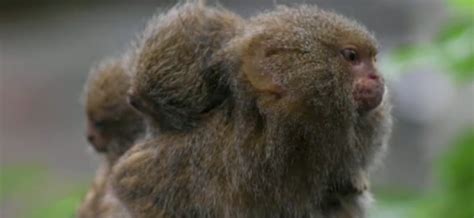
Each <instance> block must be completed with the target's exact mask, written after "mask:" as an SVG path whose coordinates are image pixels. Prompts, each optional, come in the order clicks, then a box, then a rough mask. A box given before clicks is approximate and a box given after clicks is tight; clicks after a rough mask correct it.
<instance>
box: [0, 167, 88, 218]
mask: <svg viewBox="0 0 474 218" xmlns="http://www.w3.org/2000/svg"><path fill="white" fill-rule="evenodd" d="M0 172H1V173H0V201H1V203H2V204H3V203H6V202H10V203H12V202H13V203H15V204H18V207H19V208H18V211H15V212H17V213H19V214H18V215H20V217H26V218H64V217H74V214H75V211H76V208H77V207H78V205H79V203H80V201H81V199H82V198H83V196H84V194H85V190H86V187H85V185H84V184H87V183H84V184H83V183H79V184H76V183H75V182H73V181H68V180H67V179H65V178H57V177H55V176H54V175H52V174H51V173H49V172H48V171H47V170H46V168H45V167H40V166H12V167H5V168H2V169H1V171H0Z"/></svg>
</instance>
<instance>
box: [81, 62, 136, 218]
mask: <svg viewBox="0 0 474 218" xmlns="http://www.w3.org/2000/svg"><path fill="white" fill-rule="evenodd" d="M124 60H125V59H112V60H109V61H104V62H103V63H101V64H100V65H99V66H98V67H97V68H96V69H93V70H92V71H91V73H90V75H89V78H88V81H87V84H86V87H85V93H84V97H85V109H86V115H87V138H88V140H89V142H90V144H91V145H92V146H93V147H94V148H95V150H96V151H97V152H99V154H102V155H103V156H104V159H105V160H104V163H103V164H102V165H101V166H100V168H99V170H98V171H97V174H96V178H95V179H94V183H93V185H92V187H91V188H90V190H89V192H88V193H87V195H86V197H85V199H84V202H83V203H82V205H81V207H80V209H79V211H78V217H81V218H82V217H83V218H86V217H87V218H92V217H110V218H115V217H129V215H128V212H127V210H126V209H125V207H124V206H123V205H122V204H121V202H120V201H119V200H118V199H117V197H116V196H115V193H114V191H113V190H112V187H111V185H110V171H111V167H112V166H113V165H114V163H115V162H116V161H117V159H118V158H119V157H120V156H121V155H122V154H123V153H124V152H125V151H127V150H128V149H129V148H130V147H131V146H132V145H133V144H134V143H135V142H136V141H137V140H138V139H140V138H141V137H143V135H144V123H143V118H142V117H141V115H139V113H138V112H137V111H135V110H134V109H133V108H132V107H131V106H130V105H128V103H127V97H126V93H127V90H128V89H129V87H130V78H129V75H127V74H126V72H125V67H124V63H123V62H124Z"/></svg>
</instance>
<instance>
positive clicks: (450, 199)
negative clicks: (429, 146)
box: [437, 127, 474, 218]
mask: <svg viewBox="0 0 474 218" xmlns="http://www.w3.org/2000/svg"><path fill="white" fill-rule="evenodd" d="M473 157H474V127H473V128H470V129H468V130H467V131H466V132H465V133H463V134H462V135H461V137H460V138H459V139H458V140H457V142H456V143H455V144H454V147H453V149H452V150H450V151H449V152H448V153H447V154H446V156H445V157H444V158H443V159H442V160H441V162H440V175H441V178H440V179H441V185H442V192H443V199H442V202H441V204H440V205H439V207H438V208H439V209H438V210H439V215H438V216H437V217H448V216H451V217H459V218H464V217H465V218H472V217H473V216H474V163H473Z"/></svg>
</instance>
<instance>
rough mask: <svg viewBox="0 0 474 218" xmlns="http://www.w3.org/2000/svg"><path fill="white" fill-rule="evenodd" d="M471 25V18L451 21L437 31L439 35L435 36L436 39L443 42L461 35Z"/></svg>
mask: <svg viewBox="0 0 474 218" xmlns="http://www.w3.org/2000/svg"><path fill="white" fill-rule="evenodd" d="M472 25H473V24H472V20H471V19H465V20H462V21H458V22H456V23H451V24H450V25H447V26H446V27H445V28H444V29H443V30H442V31H441V32H440V33H439V35H438V36H437V37H436V41H437V42H439V43H444V42H447V41H450V40H453V39H455V38H458V37H460V36H462V35H463V34H464V33H465V32H466V31H467V30H468V29H469V27H471V26H472Z"/></svg>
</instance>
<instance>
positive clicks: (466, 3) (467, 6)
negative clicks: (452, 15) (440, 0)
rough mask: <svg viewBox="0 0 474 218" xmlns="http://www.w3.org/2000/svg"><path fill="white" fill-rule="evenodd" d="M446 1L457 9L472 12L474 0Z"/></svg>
mask: <svg viewBox="0 0 474 218" xmlns="http://www.w3.org/2000/svg"><path fill="white" fill-rule="evenodd" d="M448 3H449V4H450V5H452V6H453V7H454V8H456V9H458V10H466V11H470V12H471V13H472V10H474V0H449V1H448Z"/></svg>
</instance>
